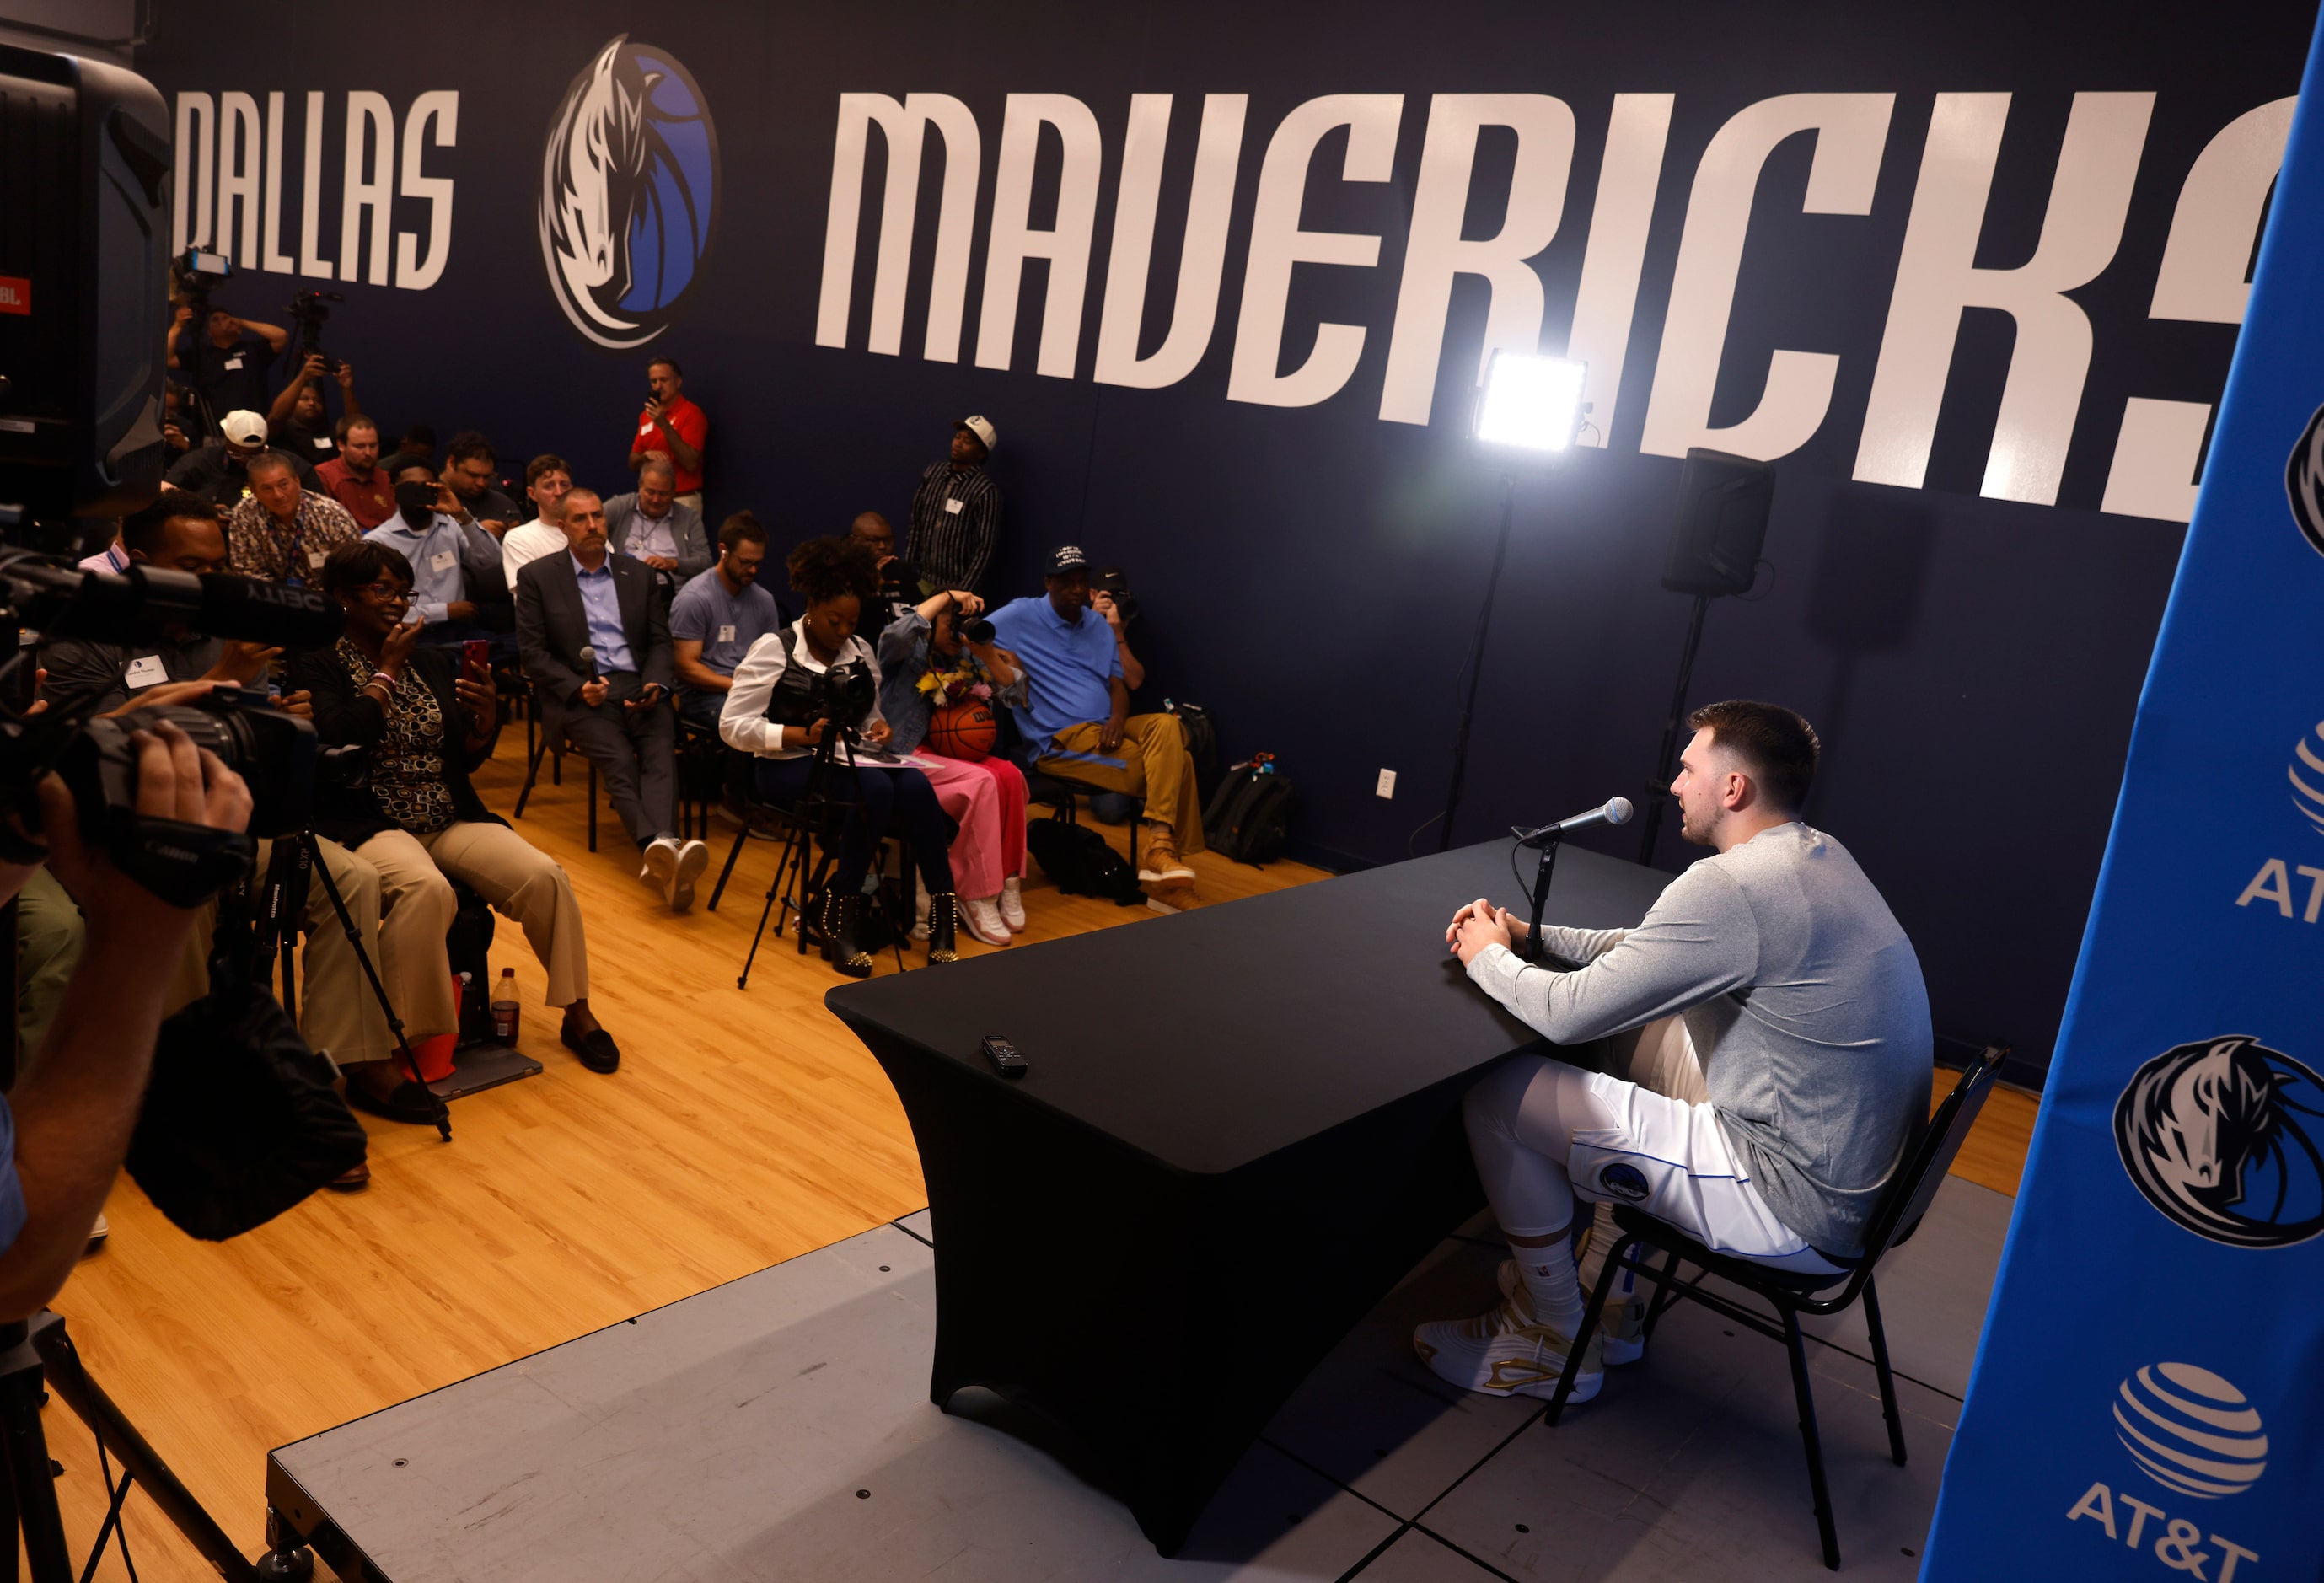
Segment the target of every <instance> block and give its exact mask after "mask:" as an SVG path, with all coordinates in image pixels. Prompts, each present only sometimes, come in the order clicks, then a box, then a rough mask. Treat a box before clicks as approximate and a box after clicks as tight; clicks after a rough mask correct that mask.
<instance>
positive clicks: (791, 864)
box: [734, 715, 904, 989]
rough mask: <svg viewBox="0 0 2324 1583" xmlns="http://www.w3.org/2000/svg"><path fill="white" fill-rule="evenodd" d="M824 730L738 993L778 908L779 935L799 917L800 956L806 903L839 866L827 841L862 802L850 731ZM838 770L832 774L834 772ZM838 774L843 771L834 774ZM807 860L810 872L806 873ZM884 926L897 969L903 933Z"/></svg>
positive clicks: (832, 725)
mask: <svg viewBox="0 0 2324 1583" xmlns="http://www.w3.org/2000/svg"><path fill="white" fill-rule="evenodd" d="M825 722H826V725H825V731H824V733H823V740H822V741H819V742H817V743H816V745H815V761H814V762H813V763H812V764H810V765H809V766H808V767H807V787H806V789H805V790H803V791H802V792H800V793H799V797H798V802H796V803H794V804H793V805H791V808H790V810H789V811H790V815H791V818H790V834H789V835H788V837H787V838H786V839H785V841H784V842H783V855H782V859H781V861H779V862H778V863H776V865H775V877H774V879H773V880H772V882H771V883H770V884H769V885H768V887H767V905H766V906H765V907H762V908H761V909H760V912H759V927H758V931H757V932H756V933H755V934H752V936H751V953H750V954H749V955H748V956H746V957H744V958H743V959H742V975H741V976H740V977H738V978H737V979H736V980H734V987H735V988H736V989H748V988H750V984H751V964H752V962H756V961H757V960H758V956H759V942H760V941H761V940H762V939H764V938H765V937H766V933H767V920H768V919H769V918H770V917H772V916H774V911H775V907H776V905H777V904H778V902H779V903H780V905H781V907H782V909H783V916H782V918H781V919H780V920H779V922H777V923H776V925H775V933H776V934H778V935H779V934H782V932H783V930H784V928H785V927H786V926H787V925H788V924H789V922H790V919H791V915H792V914H794V913H796V914H798V920H799V950H800V951H802V952H804V951H805V950H806V949H807V916H808V915H807V901H808V898H809V897H813V896H814V895H815V894H816V892H818V891H820V890H822V889H823V888H825V886H827V885H828V884H829V883H830V880H831V870H832V869H833V868H834V867H835V865H836V864H837V862H838V861H839V860H838V854H837V852H836V851H835V848H834V846H833V844H832V841H833V838H835V837H838V836H840V835H841V833H844V831H845V830H846V828H847V820H848V818H849V816H850V815H858V816H860V815H862V811H863V796H862V792H861V791H859V790H858V789H857V787H856V784H855V741H856V735H855V729H854V727H853V726H843V725H841V724H840V723H839V722H837V721H835V720H832V719H831V718H830V717H829V716H828V715H826V716H825ZM835 767H837V768H835ZM839 768H844V770H845V773H844V774H841V773H838V769H839ZM818 834H822V835H823V836H824V837H825V840H824V842H823V846H822V850H821V851H816V850H815V849H816V836H817V835H818ZM810 855H812V858H813V861H814V868H813V869H812V870H810V869H809V868H808V866H807V865H808V861H809V858H810ZM786 880H788V881H790V882H791V883H792V885H793V887H794V889H793V892H792V893H791V894H786V893H785V890H784V884H785V881H786ZM894 925H895V920H893V919H890V920H889V930H888V934H889V938H890V943H892V944H893V945H894V947H895V950H896V967H897V969H898V971H901V970H902V968H903V965H904V943H903V931H902V930H900V929H899V928H897V927H895V926H894Z"/></svg>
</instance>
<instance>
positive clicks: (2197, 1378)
mask: <svg viewBox="0 0 2324 1583" xmlns="http://www.w3.org/2000/svg"><path fill="white" fill-rule="evenodd" d="M2114 1429H2115V1438H2116V1439H2117V1440H2120V1441H2122V1444H2123V1449H2124V1450H2126V1451H2128V1452H2129V1453H2130V1454H2131V1457H2132V1459H2134V1460H2135V1461H2136V1462H2137V1464H2138V1466H2139V1468H2141V1469H2142V1470H2143V1471H2144V1473H2145V1474H2146V1476H2147V1477H2149V1478H2152V1479H2153V1480H2154V1482H2155V1483H2157V1484H2160V1485H2162V1486H2163V1487H2164V1488H2165V1489H2168V1490H2171V1491H2172V1492H2174V1494H2175V1496H2180V1497H2184V1498H2187V1499H2191V1500H2197V1501H2209V1500H2218V1499H2219V1498H2220V1497H2222V1496H2232V1495H2237V1494H2240V1493H2241V1492H2243V1491H2244V1490H2246V1489H2249V1488H2250V1487H2251V1486H2253V1485H2255V1484H2256V1483H2257V1482H2259V1477H2260V1475H2261V1474H2262V1473H2264V1472H2265V1471H2266V1470H2267V1436H2266V1435H2265V1434H2264V1432H2262V1427H2261V1424H2260V1416H2259V1411H2258V1409H2256V1408H2255V1407H2254V1406H2253V1405H2252V1404H2251V1403H2250V1402H2249V1401H2248V1400H2247V1399H2246V1397H2245V1395H2244V1394H2243V1393H2242V1392H2241V1391H2239V1390H2237V1389H2236V1387H2235V1386H2234V1385H2231V1384H2229V1383H2228V1382H2227V1381H2226V1380H2224V1379H2222V1378H2220V1377H2219V1376H2218V1375H2216V1374H2213V1373H2212V1372H2211V1371H2210V1370H2209V1369H2207V1368H2198V1367H2196V1366H2195V1365H2193V1364H2191V1363H2155V1364H2150V1365H2148V1366H2147V1367H2144V1368H2142V1369H2139V1370H2138V1371H2137V1372H2136V1373H2135V1374H2133V1375H2132V1376H2130V1377H2129V1378H2128V1379H2126V1380H2125V1381H2123V1382H2122V1385H2121V1386H2120V1388H2119V1389H2117V1390H2116V1393H2115V1401H2114ZM2174 1504H2175V1502H2174ZM2066 1521H2067V1522H2069V1523H2084V1522H2087V1523H2089V1524H2090V1525H2091V1529H2090V1531H2091V1532H2099V1533H2104V1534H2105V1535H2106V1536H2107V1538H2108V1539H2110V1540H2112V1541H2114V1542H2116V1543H2117V1544H2124V1545H2127V1546H2129V1547H2130V1548H2131V1549H2132V1550H2144V1551H2152V1552H2153V1557H2154V1559H2155V1560H2158V1561H2160V1562H2162V1563H2163V1566H2165V1567H2168V1568H2170V1569H2172V1570H2173V1571H2175V1572H2178V1573H2180V1574H2181V1575H2183V1576H2187V1577H2191V1578H2204V1579H2208V1580H2215V1583H2235V1577H2236V1569H2237V1568H2239V1567H2241V1566H2242V1565H2243V1564H2244V1563H2245V1562H2246V1561H2249V1562H2252V1563H2253V1564H2254V1565H2255V1566H2256V1565H2257V1564H2258V1561H2259V1554H2258V1552H2257V1551H2253V1550H2252V1549H2250V1548H2249V1547H2247V1546H2246V1545H2241V1544H2237V1543H2236V1542H2234V1541H2233V1540H2231V1539H2227V1538H2223V1537H2222V1536H2220V1535H2219V1534H2217V1533H2212V1532H2208V1530H2209V1526H2210V1525H2209V1523H2195V1522H2192V1521H2190V1520H2189V1519H2187V1518H2185V1517H2174V1516H2172V1515H2171V1514H2170V1513H2169V1512H2168V1511H2166V1510H2165V1509H2164V1508H2163V1507H2161V1506H2158V1505H2154V1504H2153V1503H2152V1502H2150V1501H2144V1500H2141V1499H2140V1498H2139V1497H2138V1496H2135V1495H2133V1494H2131V1493H2130V1491H2128V1490H2126V1489H2113V1488H2109V1487H2108V1486H2107V1485H2106V1484H2105V1483H2104V1482H2103V1481H2101V1482H2098V1483H2095V1484H2092V1485H2091V1486H2089V1488H2088V1489H2086V1490H2084V1491H2083V1492H2082V1498H2081V1499H2080V1500H2078V1501H2076V1502H2075V1503H2074V1504H2073V1506H2072V1507H2071V1508H2070V1510H2069V1511H2068V1512H2067V1513H2066ZM2213 1566H2216V1567H2217V1570H2216V1571H2213V1570H2210V1569H2209V1568H2211V1567H2213Z"/></svg>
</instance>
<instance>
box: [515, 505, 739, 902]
mask: <svg viewBox="0 0 2324 1583" xmlns="http://www.w3.org/2000/svg"><path fill="white" fill-rule="evenodd" d="M565 544H566V548H565V553H564V554H562V555H546V556H542V557H540V558H539V560H536V561H534V562H532V563H531V564H530V565H529V566H526V567H525V568H524V570H523V571H521V572H520V573H518V574H517V579H516V632H517V643H518V647H519V649H521V652H522V653H523V656H524V669H525V674H526V675H527V676H530V677H531V678H532V684H533V686H536V687H538V688H539V690H540V695H541V696H542V697H543V698H544V699H546V700H547V701H548V704H549V709H550V710H551V711H552V712H553V713H551V715H550V717H549V720H548V721H547V722H545V727H546V729H549V730H552V731H554V730H557V729H559V728H560V727H561V728H562V730H563V731H564V732H565V734H566V736H567V738H569V739H570V740H571V741H572V743H573V745H574V746H575V747H576V748H577V749H579V750H580V751H581V753H582V755H583V756H584V757H585V758H586V759H588V760H589V762H590V763H592V764H594V765H595V766H596V767H597V773H598V774H599V775H601V776H603V777H604V778H605V795H606V796H607V797H608V798H609V799H610V800H611V801H612V803H613V812H614V813H615V814H617V815H620V816H621V821H622V829H624V830H626V831H628V832H629V833H630V839H631V840H632V842H636V844H637V848H638V851H640V852H641V854H643V856H644V859H645V862H644V866H643V867H642V868H641V869H640V870H639V871H638V878H639V879H641V880H644V881H645V882H646V883H647V884H650V885H651V886H653V887H655V888H657V889H659V891H660V892H661V895H662V899H663V901H664V902H666V903H667V904H668V905H669V909H670V910H671V911H672V912H684V911H685V910H686V909H687V907H691V906H693V905H694V882H695V880H696V879H698V878H700V877H701V874H702V870H703V867H704V865H705V864H706V863H708V862H709V861H710V851H709V849H708V848H707V847H705V846H704V845H703V844H702V843H701V842H698V841H681V840H680V839H679V838H678V833H677V832H678V771H677V762H676V741H677V735H678V727H677V725H676V724H675V723H674V722H673V721H672V718H671V715H670V712H669V709H668V708H667V707H665V705H666V704H668V702H669V691H670V687H671V685H672V683H673V682H674V681H675V679H676V675H677V673H676V671H675V669H674V667H673V666H672V663H671V655H670V646H669V619H668V618H667V617H665V616H664V615H663V613H662V603H661V601H660V600H659V599H658V598H656V597H655V596H654V590H653V574H652V573H651V572H650V571H649V570H647V569H646V567H645V566H642V565H641V564H640V563H638V562H636V561H633V560H632V559H631V558H630V557H627V556H618V555H614V554H613V553H612V552H611V551H610V550H609V549H607V548H606V547H605V507H604V502H602V501H601V500H599V499H598V497H597V492H596V491H595V490H590V489H575V490H573V491H572V492H569V493H567V495H566V497H565Z"/></svg>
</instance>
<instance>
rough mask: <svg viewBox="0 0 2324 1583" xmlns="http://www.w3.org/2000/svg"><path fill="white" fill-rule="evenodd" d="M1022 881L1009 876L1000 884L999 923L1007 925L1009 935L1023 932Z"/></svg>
mask: <svg viewBox="0 0 2324 1583" xmlns="http://www.w3.org/2000/svg"><path fill="white" fill-rule="evenodd" d="M1023 884H1024V881H1023V880H1021V879H1018V878H1017V876H1015V875H1014V874H1011V875H1010V877H1009V878H1008V879H1003V880H1002V881H1001V922H1002V923H1004V924H1006V925H1009V932H1010V934H1023V933H1024V932H1025V893H1024V891H1023V889H1022V888H1021V887H1022V886H1023Z"/></svg>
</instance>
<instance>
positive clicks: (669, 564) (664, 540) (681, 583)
mask: <svg viewBox="0 0 2324 1583" xmlns="http://www.w3.org/2000/svg"><path fill="white" fill-rule="evenodd" d="M677 489H678V475H677V474H674V473H673V472H671V471H670V465H669V463H667V462H648V463H647V464H646V465H644V466H642V467H641V468H639V469H638V492H636V493H635V494H617V495H615V496H614V497H613V499H611V500H609V501H607V502H605V542H606V543H608V544H610V545H612V546H613V553H614V554H615V555H625V556H629V557H632V558H634V559H637V560H641V561H643V562H644V563H645V564H646V565H647V566H651V567H652V568H653V569H654V573H655V584H656V587H657V588H658V590H659V593H660V594H661V603H662V608H663V609H665V610H667V609H668V608H669V601H670V596H671V595H672V594H675V593H677V591H678V589H680V588H683V587H685V586H686V585H687V584H688V583H691V582H692V581H693V580H694V579H695V578H696V577H699V576H700V575H702V574H703V573H705V572H706V571H708V570H709V569H710V568H711V566H713V565H715V563H716V562H717V559H718V554H717V552H716V551H715V550H714V549H713V548H711V547H710V536H709V534H708V533H706V532H705V531H704V529H703V526H702V513H701V512H700V511H696V509H695V508H694V507H692V506H689V505H684V504H681V503H680V502H679V501H678V493H677Z"/></svg>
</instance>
